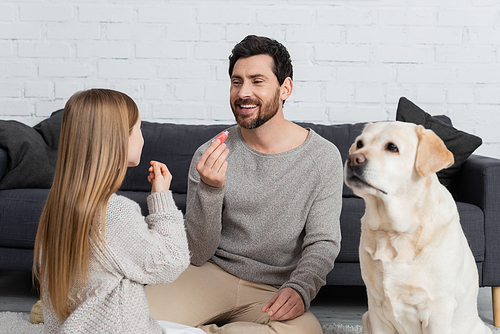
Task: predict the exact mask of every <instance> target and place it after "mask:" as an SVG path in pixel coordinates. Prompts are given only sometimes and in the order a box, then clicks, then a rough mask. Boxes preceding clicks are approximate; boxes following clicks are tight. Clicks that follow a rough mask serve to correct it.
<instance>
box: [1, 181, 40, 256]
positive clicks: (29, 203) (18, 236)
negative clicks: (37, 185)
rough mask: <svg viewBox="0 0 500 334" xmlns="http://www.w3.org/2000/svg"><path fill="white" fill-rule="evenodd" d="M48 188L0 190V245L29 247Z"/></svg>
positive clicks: (31, 243) (31, 245)
mask: <svg viewBox="0 0 500 334" xmlns="http://www.w3.org/2000/svg"><path fill="white" fill-rule="evenodd" d="M49 191H50V190H49V189H8V190H2V191H0V247H14V248H31V249H33V246H34V244H35V236H36V231H37V229H38V221H39V220H40V215H41V214H42V210H43V207H44V206H45V201H46V200H47V196H48V195H49Z"/></svg>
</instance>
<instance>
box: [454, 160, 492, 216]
mask: <svg viewBox="0 0 500 334" xmlns="http://www.w3.org/2000/svg"><path fill="white" fill-rule="evenodd" d="M457 183H458V184H457V189H456V192H455V194H454V195H455V199H456V200H457V201H458V202H465V203H470V204H474V205H477V206H478V207H480V208H481V209H482V210H483V211H491V210H493V211H491V212H494V211H495V210H498V211H499V212H500V207H499V205H498V203H500V187H499V185H500V159H495V158H489V157H484V156H480V155H475V154H473V155H471V156H470V157H469V158H468V159H467V160H466V161H465V163H464V164H463V165H462V170H461V173H460V177H459V180H458V182H457ZM497 208H498V209H497ZM496 218H500V216H499V217H496Z"/></svg>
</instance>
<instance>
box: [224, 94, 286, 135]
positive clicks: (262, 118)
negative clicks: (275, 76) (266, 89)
mask: <svg viewBox="0 0 500 334" xmlns="http://www.w3.org/2000/svg"><path fill="white" fill-rule="evenodd" d="M279 94H280V88H278V89H277V90H276V93H275V94H274V96H273V97H272V98H271V101H269V102H268V103H267V104H262V103H260V101H259V103H256V102H255V100H253V99H247V100H240V99H237V100H235V101H234V102H233V103H231V109H232V110H233V114H234V117H235V118H236V123H238V125H239V126H241V127H242V128H244V129H249V130H251V129H255V128H258V127H259V126H261V125H262V124H264V123H266V122H267V121H269V120H270V119H271V118H273V117H274V116H275V115H276V114H277V113H278V110H279V104H280V103H281V101H280V98H279ZM236 103H238V104H239V105H242V104H243V105H245V104H258V105H259V112H258V114H257V117H255V118H253V119H251V117H252V116H253V114H250V115H244V114H241V113H239V112H237V111H236V108H237V107H236Z"/></svg>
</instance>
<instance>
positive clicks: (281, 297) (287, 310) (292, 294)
mask: <svg viewBox="0 0 500 334" xmlns="http://www.w3.org/2000/svg"><path fill="white" fill-rule="evenodd" d="M261 310H262V312H264V313H267V314H268V315H269V319H271V320H275V321H285V320H293V319H295V318H297V317H299V316H301V315H302V314H304V312H305V306H304V302H303V301H302V297H301V296H300V295H299V293H298V292H297V291H295V290H294V289H292V288H284V289H283V290H280V291H278V293H277V294H275V295H274V297H273V298H272V299H271V300H270V301H269V302H268V303H267V304H266V305H264V306H263V307H262V309H261Z"/></svg>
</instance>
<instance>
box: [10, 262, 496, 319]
mask: <svg viewBox="0 0 500 334" xmlns="http://www.w3.org/2000/svg"><path fill="white" fill-rule="evenodd" d="M37 300H38V295H37V292H36V291H35V289H33V287H32V280H31V274H30V273H29V272H22V271H0V311H12V312H29V311H30V310H31V307H32V306H33V304H35V303H36V301H37ZM478 309H479V315H480V316H481V318H482V319H483V321H484V322H485V323H486V324H489V325H492V324H493V313H492V306H491V289H490V288H481V289H480V291H479V298H478ZM366 310H367V302H366V292H365V289H364V287H350V286H347V287H346V286H343V287H337V286H325V287H323V288H322V289H321V290H320V292H319V294H318V296H317V297H316V299H315V300H313V302H312V304H311V311H312V312H313V313H314V314H315V315H316V317H317V318H318V319H319V321H320V322H321V323H322V324H331V323H337V324H344V325H361V316H362V315H363V313H364V312H366Z"/></svg>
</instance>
